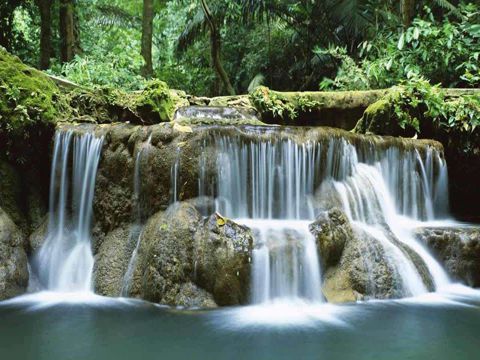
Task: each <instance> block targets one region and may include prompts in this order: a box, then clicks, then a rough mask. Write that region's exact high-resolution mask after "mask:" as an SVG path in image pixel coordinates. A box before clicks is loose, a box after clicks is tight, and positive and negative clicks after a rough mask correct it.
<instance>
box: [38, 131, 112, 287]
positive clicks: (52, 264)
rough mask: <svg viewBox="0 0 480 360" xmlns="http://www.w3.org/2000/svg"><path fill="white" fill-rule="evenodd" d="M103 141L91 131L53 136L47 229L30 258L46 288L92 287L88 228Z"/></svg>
mask: <svg viewBox="0 0 480 360" xmlns="http://www.w3.org/2000/svg"><path fill="white" fill-rule="evenodd" d="M102 143H103V138H96V137H95V136H94V135H92V134H90V133H86V134H81V135H74V134H73V133H72V132H71V131H65V132H57V133H56V135H55V145H54V153H53V160H52V172H51V180H50V200H49V201H50V211H49V224H48V233H47V238H46V239H45V243H44V244H43V245H42V247H41V248H40V249H39V251H38V253H37V254H36V257H35V260H34V262H35V266H36V269H37V272H38V278H39V280H40V284H41V286H42V287H44V288H45V289H47V290H54V291H63V292H66V291H86V292H88V291H91V290H92V271H93V255H92V250H91V241H90V240H91V235H90V231H91V220H92V202H93V195H94V190H95V178H96V174H97V167H98V162H99V160H100V153H101V149H102ZM70 164H71V167H70V166H69V165H70ZM70 169H71V181H70ZM70 190H71V194H70V193H69V191H70Z"/></svg>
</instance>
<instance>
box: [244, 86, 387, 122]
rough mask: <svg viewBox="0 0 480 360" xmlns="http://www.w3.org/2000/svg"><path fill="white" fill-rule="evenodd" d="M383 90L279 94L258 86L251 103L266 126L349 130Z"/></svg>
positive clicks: (252, 95) (380, 95)
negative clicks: (330, 127)
mask: <svg viewBox="0 0 480 360" xmlns="http://www.w3.org/2000/svg"><path fill="white" fill-rule="evenodd" d="M385 92H386V90H369V91H328V92H322V91H309V92H278V91H273V90H270V89H268V88H267V87H264V86H261V87H258V88H257V89H256V90H255V91H254V92H253V93H251V94H250V101H251V102H252V104H253V105H254V106H255V108H256V109H257V111H258V112H259V113H260V115H261V117H262V120H263V121H264V122H268V123H277V124H284V125H308V126H317V125H321V126H325V125H326V126H335V127H341V128H344V129H347V130H351V129H352V128H353V127H354V126H355V124H356V123H357V121H358V119H359V117H360V116H361V114H362V113H363V111H364V110H365V109H366V108H367V107H368V105H370V104H372V103H373V102H375V101H377V100H378V99H380V98H381V97H382V96H383V95H384V94H385Z"/></svg>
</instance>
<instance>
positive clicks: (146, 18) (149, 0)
mask: <svg viewBox="0 0 480 360" xmlns="http://www.w3.org/2000/svg"><path fill="white" fill-rule="evenodd" d="M153 16H154V12H153V0H143V17H142V49H141V54H142V57H143V60H144V61H145V65H144V66H143V68H142V75H143V76H145V77H146V78H149V77H151V76H152V73H153V65H152V37H153Z"/></svg>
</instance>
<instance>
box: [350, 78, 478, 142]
mask: <svg viewBox="0 0 480 360" xmlns="http://www.w3.org/2000/svg"><path fill="white" fill-rule="evenodd" d="M479 125H480V96H479V95H461V96H448V95H447V92H446V90H444V89H442V88H440V86H439V85H433V86H432V85H431V84H430V83H429V82H428V81H427V80H425V79H424V78H421V77H417V76H415V77H413V78H411V79H409V80H407V81H404V82H402V83H401V84H400V85H399V86H395V87H393V88H392V89H391V90H390V91H389V92H388V94H387V95H386V96H385V97H384V98H383V99H381V100H379V101H378V102H376V103H374V104H372V105H371V106H370V107H369V108H368V109H367V110H366V111H365V114H364V117H363V118H362V121H361V122H360V125H359V127H360V128H359V129H357V130H360V131H362V132H363V131H371V132H374V133H380V134H396V135H399V134H412V131H413V133H415V134H422V135H423V136H433V135H434V132H435V130H434V129H438V130H441V131H444V132H447V133H448V132H455V133H466V134H468V133H472V132H473V131H475V130H476V129H477V128H478V126H479ZM396 126H398V127H399V128H400V129H402V131H400V132H399V133H398V132H397V131H395V130H394V128H395V127H396ZM387 128H388V129H389V130H385V129H387ZM382 129H383V130H382ZM403 131H406V132H403Z"/></svg>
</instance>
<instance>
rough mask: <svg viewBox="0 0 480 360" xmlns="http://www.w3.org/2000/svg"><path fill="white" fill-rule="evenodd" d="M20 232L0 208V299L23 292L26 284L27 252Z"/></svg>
mask: <svg viewBox="0 0 480 360" xmlns="http://www.w3.org/2000/svg"><path fill="white" fill-rule="evenodd" d="M23 245H24V238H23V236H22V233H21V232H20V230H19V229H18V228H17V226H16V225H15V224H14V223H13V221H12V220H11V219H10V217H9V216H8V215H7V213H6V212H5V211H4V210H3V209H1V208H0V300H4V299H8V298H11V297H14V296H17V295H20V294H22V293H24V292H25V291H26V289H27V286H28V265H27V254H26V253H25V250H24V248H23Z"/></svg>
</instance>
